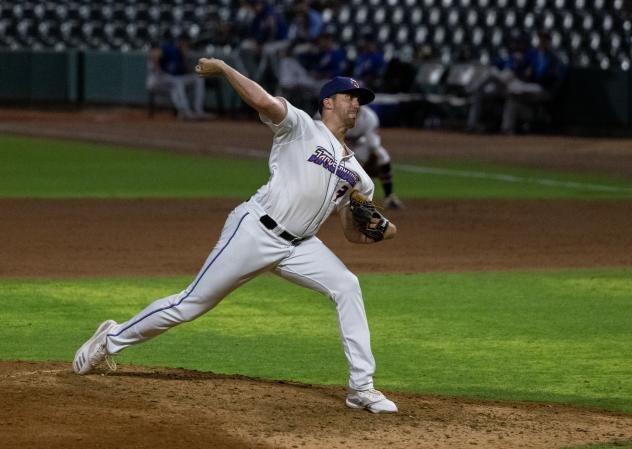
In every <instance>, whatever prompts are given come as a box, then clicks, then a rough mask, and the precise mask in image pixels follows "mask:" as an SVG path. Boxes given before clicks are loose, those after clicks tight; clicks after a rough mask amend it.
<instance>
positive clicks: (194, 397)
mask: <svg viewBox="0 0 632 449" xmlns="http://www.w3.org/2000/svg"><path fill="white" fill-rule="evenodd" d="M157 124H159V125H160V126H157ZM130 125H133V126H130ZM2 131H5V132H15V133H29V134H37V135H42V136H57V137H77V138H81V139H86V140H92V141H106V142H111V143H125V144H129V145H143V146H147V147H152V148H153V147H157V148H169V149H171V150H175V151H186V152H194V153H211V154H230V155H240V156H244V157H252V156H254V157H264V156H265V154H266V152H267V147H268V143H269V139H270V134H269V132H268V131H267V130H266V129H265V128H264V127H263V126H261V125H256V124H252V123H248V122H237V123H234V122H211V123H208V124H192V123H177V122H175V121H174V120H172V118H171V117H169V116H166V115H165V116H162V115H160V116H158V118H157V119H156V120H154V121H149V120H146V119H145V118H144V116H143V114H142V112H140V111H132V112H127V111H126V112H124V113H115V114H112V113H111V111H110V112H102V111H89V112H88V113H84V114H79V115H78V114H75V113H56V114H42V113H39V112H36V111H26V112H24V111H18V110H0V132H2ZM384 140H385V142H386V144H387V147H388V148H389V150H391V152H392V153H393V154H394V155H395V157H397V158H398V160H403V161H421V160H430V159H432V160H435V159H476V160H491V161H497V162H514V163H520V164H522V165H524V166H538V167H546V168H555V169H564V170H578V171H581V170H585V171H591V172H602V173H609V174H616V175H620V176H626V177H632V150H631V149H630V148H629V147H630V145H629V142H627V143H626V142H622V141H616V140H612V141H599V140H588V139H583V140H575V139H563V138H543V137H533V138H525V139H516V138H495V137H493V136H487V137H479V136H477V137H472V136H463V135H455V134H441V133H434V134H433V133H423V132H418V131H414V130H385V132H384ZM261 142H265V145H263V147H261ZM262 163H264V162H262ZM238 201H239V200H53V201H46V200H11V199H0V211H2V214H1V215H2V219H1V220H0V235H2V240H3V243H2V246H1V247H0V251H1V253H2V254H1V255H2V257H0V277H12V278H14V277H18V278H26V279H28V278H30V277H49V276H53V277H54V276H63V277H73V276H137V275H175V274H181V275H191V276H193V275H194V274H195V273H196V271H197V270H198V268H199V267H200V265H201V264H202V262H203V261H204V259H205V257H206V255H207V253H208V251H209V249H210V248H211V247H212V246H213V244H214V243H215V241H216V238H217V236H218V234H219V231H220V228H221V226H222V224H223V221H224V218H225V217H226V215H227V213H228V212H229V210H230V209H231V208H232V207H234V206H235V205H236V204H237V202H238ZM407 206H408V207H407V208H406V209H405V210H404V211H400V212H396V213H392V214H390V215H391V218H392V219H393V221H394V222H395V223H397V225H398V226H399V231H400V236H399V237H398V238H397V239H396V240H394V241H392V242H387V243H383V244H380V245H376V246H375V247H374V248H372V249H367V248H366V247H361V246H358V245H352V244H349V243H347V242H345V241H344V238H343V237H342V235H341V233H340V232H339V230H338V227H339V224H338V223H337V219H336V218H332V219H331V220H330V221H329V222H328V223H326V224H325V226H324V227H323V229H322V231H321V233H320V234H319V236H320V237H321V238H322V239H323V240H324V241H325V242H326V243H327V244H328V245H329V246H330V247H331V248H332V249H333V250H334V251H335V252H336V254H338V255H339V256H340V258H341V259H342V260H343V261H344V262H345V263H347V265H348V266H349V267H350V268H351V269H352V270H354V271H356V272H360V273H370V272H405V273H415V272H427V271H463V270H468V271H481V270H518V269H544V270H546V269H552V268H583V267H585V268H594V267H610V266H616V267H632V202H630V201H520V202H512V201H408V202H407ZM95 325H96V323H95ZM79 343H81V342H77V344H79ZM73 349H74V348H73ZM344 395H345V392H344V389H343V388H342V387H324V386H317V385H300V384H293V383H284V382H273V381H265V380H260V379H249V378H245V377H234V376H233V377H231V376H222V375H217V374H213V373H200V372H191V371H185V370H175V369H163V368H137V367H130V366H123V367H122V368H121V369H120V370H119V371H117V372H116V373H114V374H110V375H105V376H102V375H90V376H85V377H80V376H76V375H74V374H72V373H71V371H70V365H69V364H68V363H61V362H41V363H29V362H9V361H2V362H0V404H1V405H2V406H1V407H0V435H2V437H1V439H0V447H3V448H4V447H6V448H27V447H28V448H68V449H74V448H108V449H109V448H152V449H160V448H169V449H173V448H180V447H187V448H227V449H237V448H240V449H242V448H266V449H267V448H275V449H276V448H278V449H290V448H306V449H311V448H315V449H316V448H318V449H321V448H366V449H373V448H376V449H377V448H384V447H387V446H388V447H391V448H393V449H398V448H402V449H404V448H406V449H408V448H471V447H483V448H498V449H509V448H542V449H545V448H546V449H554V448H560V447H563V446H569V445H579V444H587V443H595V442H614V441H627V440H632V415H620V414H615V413H607V412H603V411H599V410H592V409H585V408H575V407H567V406H562V405H551V404H531V403H505V402H503V403H501V402H491V401H476V400H464V399H459V398H443V397H429V396H420V395H412V394H403V393H390V396H392V397H393V399H394V400H395V401H396V402H397V404H398V405H399V407H400V410H401V412H400V413H399V414H397V415H392V416H375V415H371V414H370V413H366V412H358V411H353V410H349V409H347V408H346V407H345V406H344V402H343V401H344Z"/></svg>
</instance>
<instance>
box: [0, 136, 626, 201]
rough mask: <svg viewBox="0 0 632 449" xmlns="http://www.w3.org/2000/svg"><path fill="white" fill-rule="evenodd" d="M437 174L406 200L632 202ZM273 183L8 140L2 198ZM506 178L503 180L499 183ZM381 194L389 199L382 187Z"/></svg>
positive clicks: (399, 179)
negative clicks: (608, 200) (500, 199)
mask: <svg viewBox="0 0 632 449" xmlns="http://www.w3.org/2000/svg"><path fill="white" fill-rule="evenodd" d="M411 167H412V168H411ZM432 168H435V169H437V168H439V169H442V170H445V169H447V170H449V171H448V172H441V173H419V172H416V171H415V170H417V171H418V170H419V169H424V167H421V166H409V165H396V166H395V185H396V190H397V192H398V194H399V195H400V196H401V197H403V198H631V197H632V181H631V180H622V179H616V178H608V177H603V176H589V175H575V174H568V173H557V172H550V171H544V170H528V169H518V168H515V167H505V166H498V165H493V164H483V163H467V164H465V163H461V164H432ZM455 170H456V171H455ZM464 172H465V173H464ZM472 172H473V173H472ZM479 172H480V173H482V174H483V175H484V176H483V177H481V176H480V173H479ZM268 175H269V173H268V166H267V162H266V161H264V160H244V159H226V158H211V157H206V156H192V155H181V154H175V153H169V152H161V151H149V150H137V149H130V148H123V147H112V146H107V145H97V144H90V143H84V142H72V141H64V140H55V139H36V138H25V137H15V136H0V197H14V198H29V197H31V198H81V197H105V198H136V197H154V198H156V197H166V198H169V197H182V198H191V197H231V198H247V197H249V196H251V195H252V194H253V193H254V192H255V191H256V189H257V188H259V186H261V185H262V184H264V183H265V182H266V181H267V179H268ZM490 176H491V178H490ZM498 176H501V177H502V178H501V179H495V178H494V177H498ZM506 176H510V177H513V178H507V177H506ZM549 181H553V184H550V183H549ZM547 183H549V184H547ZM556 183H557V184H556ZM559 183H562V184H559ZM569 183H576V184H569ZM378 184H379V183H378ZM604 187H605V189H606V190H604ZM607 189H611V190H607ZM376 192H377V193H376V195H377V196H378V197H379V196H381V194H382V191H381V188H380V187H379V186H376Z"/></svg>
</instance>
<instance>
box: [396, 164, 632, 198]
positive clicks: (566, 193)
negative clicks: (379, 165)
mask: <svg viewBox="0 0 632 449" xmlns="http://www.w3.org/2000/svg"><path fill="white" fill-rule="evenodd" d="M395 169H396V170H395V177H396V180H397V184H396V187H397V192H398V195H399V196H401V197H402V198H411V197H412V198H463V199H468V198H471V199H478V198H515V199H537V198H543V199H549V198H568V199H599V198H632V180H630V179H619V178H614V177H606V176H598V175H590V174H576V173H564V172H556V171H549V170H534V169H527V168H517V167H508V166H503V165H499V164H493V163H484V162H467V163H465V162H460V163H440V162H435V163H432V164H424V165H410V164H395Z"/></svg>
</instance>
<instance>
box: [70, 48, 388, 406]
mask: <svg viewBox="0 0 632 449" xmlns="http://www.w3.org/2000/svg"><path fill="white" fill-rule="evenodd" d="M196 72H197V74H198V75H199V76H201V77H207V76H223V77H224V78H225V79H226V80H227V81H228V82H229V83H230V84H231V86H232V87H233V88H234V89H235V91H236V92H237V93H238V94H239V96H240V97H241V98H242V99H243V100H244V101H245V102H246V103H247V104H249V105H250V106H251V107H252V108H254V109H255V110H256V111H257V112H258V113H259V117H260V119H261V121H262V122H263V123H264V124H266V125H267V126H268V127H269V128H270V130H271V131H272V133H273V143H272V149H271V152H270V159H269V168H270V179H269V181H268V183H267V184H265V185H264V186H262V187H261V188H260V189H259V190H258V191H257V192H256V193H255V194H254V195H253V196H252V197H251V198H250V199H249V200H248V201H246V202H244V203H242V204H240V205H239V206H237V207H236V208H235V209H234V210H233V211H232V212H231V213H230V214H229V216H228V218H227V220H226V223H225V225H224V228H223V230H222V232H221V235H220V237H219V241H218V242H217V244H216V246H215V248H213V250H212V251H211V253H210V254H209V256H208V258H207V260H206V262H205V263H204V265H203V267H202V268H201V270H200V272H199V273H198V275H197V276H196V278H195V279H194V280H193V282H192V283H191V284H190V285H189V286H188V287H187V288H186V289H185V290H184V291H182V292H180V293H177V294H174V295H171V296H167V297H165V298H162V299H159V300H157V301H155V302H153V303H152V304H150V305H149V306H148V307H147V308H145V309H144V310H142V311H141V312H139V313H138V314H137V315H135V316H134V317H132V318H131V319H129V320H128V321H126V322H124V323H120V324H119V323H116V322H115V321H112V320H108V321H105V322H103V323H102V324H101V325H100V326H99V327H98V328H97V330H96V332H95V334H94V335H93V336H92V337H91V338H90V339H89V340H88V341H86V342H85V343H84V344H83V345H82V346H81V347H80V348H79V350H78V351H77V353H76V354H75V358H74V361H73V369H74V371H75V372H76V373H78V374H87V373H89V372H91V371H93V370H94V369H95V367H97V366H98V365H100V364H102V363H104V362H109V365H110V367H113V366H115V365H113V364H112V361H111V356H113V355H115V354H118V353H119V352H121V351H122V350H124V349H125V348H127V347H129V346H131V345H134V344H137V343H141V342H143V341H146V340H148V339H150V338H152V337H155V336H157V335H159V334H160V333H162V332H164V331H166V330H168V329H170V328H171V327H173V326H176V325H178V324H181V323H184V322H186V321H191V320H194V319H195V318H197V317H199V316H200V315H202V314H204V313H206V312H208V311H209V310H211V309H212V308H213V307H215V306H216V305H217V304H219V302H220V301H221V300H222V299H223V298H224V297H225V296H226V295H228V293H230V292H231V291H232V290H234V289H235V288H237V287H239V286H240V285H242V284H243V283H245V282H247V281H248V280H250V279H252V278H254V277H255V276H257V275H258V274H260V273H262V272H264V271H272V272H274V273H275V274H277V275H278V276H281V277H283V278H285V279H287V280H289V281H291V282H294V283H296V284H299V285H302V286H304V287H307V288H310V289H313V290H316V291H318V292H321V293H323V294H325V295H326V296H328V297H329V298H330V299H331V300H332V301H333V302H334V304H335V306H336V312H337V317H338V323H339V328H340V333H341V338H342V344H343V348H344V353H345V356H346V358H347V362H348V366H349V384H348V394H347V398H346V404H347V406H348V407H351V408H354V409H367V410H369V411H371V412H373V413H393V412H396V411H397V407H396V406H395V404H394V403H393V402H392V401H390V400H388V399H387V398H386V397H385V396H384V395H383V394H382V393H381V392H379V391H378V390H376V389H374V387H373V374H374V372H375V361H374V359H373V355H372V352H371V344H370V336H369V327H368V323H367V319H366V315H365V311H364V302H363V299H362V292H361V290H360V285H359V283H358V278H357V277H356V276H355V275H353V273H351V272H350V271H349V269H348V268H347V267H346V266H345V265H344V264H343V263H342V261H340V259H338V257H336V256H335V255H334V254H333V253H332V252H331V251H330V250H329V249H328V248H327V247H326V246H325V245H324V244H323V242H322V241H321V240H320V239H319V238H318V237H316V233H317V232H318V229H319V228H320V226H321V225H322V224H323V222H324V221H325V220H326V219H327V217H328V216H329V215H330V214H331V213H332V212H334V211H336V212H337V213H338V214H339V215H340V217H341V223H342V226H343V232H344V235H345V236H346V238H347V239H348V240H350V241H352V242H357V243H375V242H379V241H381V240H388V239H391V238H393V237H394V236H395V234H396V233H397V229H396V227H395V225H394V224H393V223H391V222H389V220H388V219H386V218H385V217H384V216H382V215H381V214H380V213H379V212H378V211H377V210H376V209H375V207H374V205H373V203H372V201H371V199H372V197H373V189H374V187H373V182H372V181H371V178H370V177H369V176H368V175H367V174H366V172H365V171H364V170H363V169H362V167H361V165H360V163H359V162H358V161H357V160H356V158H355V156H354V154H353V152H352V151H351V150H350V149H349V147H347V146H346V145H345V133H346V132H347V131H348V130H349V129H351V128H353V126H354V124H355V122H356V118H357V116H358V112H359V110H360V105H362V104H367V103H369V102H370V101H372V100H373V98H374V97H375V96H374V94H373V92H371V91H370V90H368V89H365V88H361V87H360V86H359V85H358V83H357V82H356V81H355V80H354V79H351V78H344V77H336V78H334V79H332V80H331V81H329V82H328V83H326V84H325V85H324V86H323V87H322V89H321V92H320V108H321V114H322V121H314V120H313V119H312V118H311V117H310V116H309V115H308V114H307V113H305V112H303V111H301V110H299V109H297V108H295V107H294V106H292V105H291V104H290V103H289V102H288V101H286V100H285V99H283V98H280V97H273V96H271V95H270V94H269V93H268V92H267V91H265V90H264V89H263V88H262V87H261V86H260V85H259V84H257V83H256V82H254V81H252V80H251V79H249V78H247V77H245V76H244V75H242V74H241V73H239V72H238V71H237V70H235V69H233V68H232V67H230V66H229V65H228V64H226V63H225V62H224V61H222V60H219V59H213V58H211V59H206V58H202V59H200V60H199V63H198V65H197V67H196Z"/></svg>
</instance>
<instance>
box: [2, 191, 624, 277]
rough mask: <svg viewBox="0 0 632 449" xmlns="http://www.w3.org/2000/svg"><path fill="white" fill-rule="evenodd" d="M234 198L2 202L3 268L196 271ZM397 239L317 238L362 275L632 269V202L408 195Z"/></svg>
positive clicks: (336, 232)
mask: <svg viewBox="0 0 632 449" xmlns="http://www.w3.org/2000/svg"><path fill="white" fill-rule="evenodd" d="M238 202H239V200H153V199H143V200H90V199H86V200H54V201H47V200H11V199H0V210H2V211H3V216H4V217H3V220H1V221H0V235H2V236H3V238H4V243H3V249H2V251H3V253H4V257H2V258H0V276H12V277H31V276H66V277H72V276H110V275H113V276H136V275H174V274H189V275H191V276H193V275H194V274H195V273H196V272H197V270H198V269H199V268H200V267H201V265H202V263H203V262H204V260H205V259H206V256H207V255H208V252H209V251H210V249H211V248H212V247H213V245H214V244H215V242H216V240H217V237H218V236H219V233H220V230H221V228H222V225H223V223H224V219H225V218H226V216H227V215H228V213H229V211H230V210H231V209H232V208H233V207H234V206H235V205H236V204H237V203H238ZM407 206H408V207H407V208H406V209H405V210H403V211H397V212H390V213H389V217H390V218H391V219H392V220H393V222H394V223H396V224H397V226H398V228H399V236H398V238H396V239H395V240H393V241H389V242H384V243H380V244H378V245H374V246H372V247H371V248H368V247H366V246H364V245H354V244H351V243H348V242H347V241H346V240H345V239H344V237H343V235H342V233H341V232H340V223H339V221H338V218H337V217H335V216H334V217H332V218H330V220H329V221H328V222H326V223H325V225H324V226H323V228H322V229H321V232H320V233H319V237H320V238H321V239H322V240H323V241H325V242H326V243H327V244H328V245H329V246H330V247H331V248H332V249H333V250H334V252H335V253H336V254H337V255H338V256H339V257H340V258H341V259H342V260H343V261H344V262H345V263H346V264H347V265H348V266H349V267H350V268H351V269H352V270H353V271H357V272H405V273H416V272H427V271H453V272H454V271H481V270H517V269H550V268H590V267H610V266H624V267H631V266H632V202H631V201H601V202H598V201H521V202H512V201H504V200H501V201H408V202H407Z"/></svg>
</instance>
